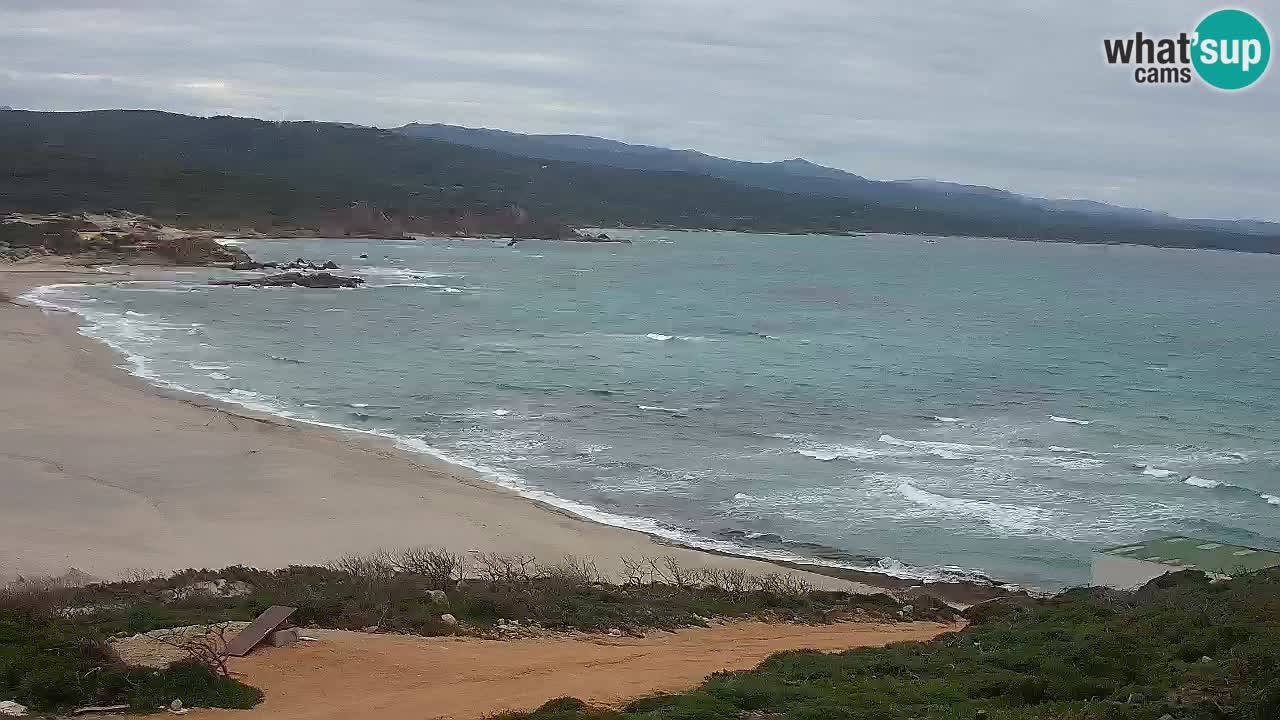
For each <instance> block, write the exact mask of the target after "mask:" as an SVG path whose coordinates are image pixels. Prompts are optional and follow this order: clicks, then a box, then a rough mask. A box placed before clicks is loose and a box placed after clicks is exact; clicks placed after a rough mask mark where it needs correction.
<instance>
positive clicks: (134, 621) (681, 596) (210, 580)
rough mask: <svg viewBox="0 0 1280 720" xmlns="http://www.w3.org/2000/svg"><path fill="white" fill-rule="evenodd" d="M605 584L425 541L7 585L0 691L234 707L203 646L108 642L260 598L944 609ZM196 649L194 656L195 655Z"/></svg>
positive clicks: (647, 572) (829, 611)
mask: <svg viewBox="0 0 1280 720" xmlns="http://www.w3.org/2000/svg"><path fill="white" fill-rule="evenodd" d="M622 566H623V568H624V575H625V577H624V578H622V581H621V582H620V583H615V582H607V581H606V579H605V578H604V577H603V575H602V574H601V573H600V572H599V571H598V570H597V568H596V566H595V565H594V564H593V563H592V562H591V561H589V560H584V559H581V558H575V557H566V558H564V559H562V560H560V561H559V562H556V563H553V564H544V563H540V562H538V561H537V560H536V559H534V558H532V557H529V556H511V555H496V554H468V555H457V554H454V553H450V552H448V551H444V550H438V549H433V548H416V549H410V550H403V551H397V552H380V553H375V554H371V555H358V556H350V557H346V558H343V559H341V560H338V561H336V562H334V563H331V564H330V565H328V566H324V567H315V566H307V567H304V566H294V567H289V568H285V569H283V570H278V571H273V572H266V571H260V570H253V569H250V568H243V567H232V568H225V569H223V570H220V571H211V570H187V571H184V572H179V573H176V574H173V575H169V576H166V577H155V576H153V575H152V574H150V573H145V572H138V573H134V575H135V577H133V578H131V579H129V580H126V581H121V582H114V583H91V584H87V585H79V586H74V587H71V586H65V585H62V584H59V583H56V582H50V581H41V582H35V581H30V582H22V583H17V584H14V585H12V586H10V588H8V589H7V590H5V591H2V592H0V699H15V700H17V701H18V702H19V703H22V704H24V705H27V706H29V707H31V708H33V709H36V710H40V711H56V710H67V709H73V708H76V707H81V706H85V705H104V704H114V703H122V704H128V705H129V706H130V708H132V709H135V710H140V711H147V710H154V709H156V708H157V707H159V706H161V705H164V704H166V703H168V702H170V701H171V700H172V699H174V698H178V699H181V700H183V702H185V703H186V704H188V705H205V706H213V707H231V708H243V707H251V706H253V705H254V704H256V703H257V702H259V701H260V699H261V695H260V693H258V691H257V690H255V689H254V688H251V687H247V686H245V685H243V684H242V683H240V682H238V681H236V680H235V679H233V678H231V677H229V676H228V675H227V674H226V672H225V666H224V665H222V664H220V659H219V658H218V657H217V653H216V652H215V653H212V654H211V653H209V652H207V650H208V647H207V646H199V647H196V646H192V647H190V648H189V649H190V650H191V652H190V653H189V654H190V657H189V659H188V660H186V661H184V662H181V663H178V664H176V665H174V666H172V667H171V668H170V669H168V670H165V671H155V670H146V669H140V668H131V667H128V666H127V665H126V664H125V662H124V661H123V660H122V659H121V658H120V657H119V656H118V653H116V652H115V651H114V650H113V647H112V641H120V640H123V639H124V638H126V637H128V636H132V635H135V634H138V633H148V632H151V631H156V630H161V629H166V628H177V627H187V626H210V625H214V624H218V623H224V622H228V621H248V620H251V619H253V618H254V617H255V616H256V615H257V614H259V613H260V612H262V611H263V610H265V609H266V608H268V607H270V606H272V605H288V606H291V607H295V608H297V611H296V612H295V613H294V614H293V616H292V617H291V621H292V622H293V623H295V624H297V625H300V626H311V627H323V628H336V629H347V630H361V631H365V632H396V633H409V634H417V635H476V636H483V637H493V638H510V637H526V636H530V635H548V634H555V633H567V632H594V633H606V634H612V635H625V634H629V635H643V634H644V633H646V632H649V631H652V630H658V629H660V630H674V629H677V628H681V627H689V626H703V625H707V624H709V623H712V622H715V621H717V620H723V619H748V618H750V619H761V620H769V621H776V622H805V623H828V622H833V621H837V620H859V619H865V620H893V621H896V620H900V619H903V618H907V617H911V618H926V619H937V620H951V619H953V618H955V617H956V615H955V613H954V612H953V611H952V610H951V608H949V607H947V606H946V605H944V604H942V603H941V602H938V601H929V600H928V599H925V598H922V599H920V600H913V605H909V606H904V605H903V603H902V602H900V601H898V600H896V599H894V598H892V597H890V596H888V595H852V594H849V593H843V592H828V591H819V590H814V589H812V588H810V587H809V586H808V585H807V584H805V583H804V582H803V581H802V580H800V579H799V578H798V577H796V576H794V575H790V574H781V573H778V574H770V575H765V576H756V575H751V574H749V573H746V572H742V571H736V570H717V569H696V570H695V569H688V568H684V567H682V566H681V565H680V564H679V563H678V562H676V561H675V560H673V559H670V558H645V559H639V558H635V559H624V561H623V562H622ZM201 651H204V652H201Z"/></svg>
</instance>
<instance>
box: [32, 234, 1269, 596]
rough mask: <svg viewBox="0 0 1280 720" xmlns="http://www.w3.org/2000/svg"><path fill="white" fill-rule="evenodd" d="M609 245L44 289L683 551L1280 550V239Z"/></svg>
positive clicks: (335, 242) (58, 304) (881, 563)
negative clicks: (255, 282) (336, 275)
mask: <svg viewBox="0 0 1280 720" xmlns="http://www.w3.org/2000/svg"><path fill="white" fill-rule="evenodd" d="M608 232H609V233H611V234H612V235H613V236H614V237H623V238H626V239H628V240H630V241H631V244H589V243H568V242H552V241H525V242H521V243H519V244H518V245H515V246H514V247H508V246H507V244H506V243H505V242H503V241H497V240H478V239H465V240H463V239H423V240H351V239H306V240H295V239H289V240H248V241H231V242H240V243H241V244H242V246H243V247H244V249H245V250H247V251H248V252H249V253H250V254H251V255H252V256H253V257H254V258H255V259H258V260H261V261H267V260H290V259H294V258H298V257H302V258H306V259H308V260H314V261H323V260H330V259H332V260H334V261H335V262H337V263H338V264H339V265H340V266H341V267H342V272H345V273H350V274H355V275H359V276H360V277H362V278H364V279H365V280H366V281H367V282H366V284H365V285H364V286H363V287H361V288H358V289H351V290H311V289H303V288H288V289H254V288H236V287H214V286H209V285H208V284H207V280H208V279H209V278H210V277H232V276H236V275H242V273H233V272H231V271H227V270H212V271H204V270H200V271H190V270H187V271H181V272H177V273H172V274H171V275H168V276H166V277H165V278H164V279H161V280H148V281H124V282H114V283H109V284H104V285H94V286H83V285H80V286H68V285H61V286H51V287H46V288H41V289H37V290H35V291H32V292H31V293H29V294H28V295H27V296H26V297H27V300H28V301H31V302H34V303H36V304H40V305H43V306H45V307H48V308H60V309H66V310H72V311H74V312H76V313H78V314H79V315H80V317H81V321H82V325H83V327H82V332H83V333H84V334H85V335H88V336H90V337H93V338H97V339H98V340H101V341H103V342H105V343H107V344H109V345H111V346H112V347H114V348H115V349H117V350H118V351H119V352H120V353H121V354H122V356H123V359H122V361H121V364H122V366H123V367H125V368H126V369H128V370H129V371H130V372H132V373H134V374H135V375H138V376H140V377H142V378H145V379H147V380H149V381H150V382H153V383H155V384H157V385H160V386H164V387H168V388H174V389H179V390H185V391H188V392H192V393H197V394H200V395H204V396H208V397H211V398H216V399H219V400H222V401H226V402H229V403H235V404H239V405H242V406H244V407H246V408H251V409H253V410H257V411H262V412H268V413H274V414H278V415H281V416H285V417H289V418H293V419H295V420H298V421H305V422H312V423H316V424H319V425H323V426H329V427H338V428H346V429H349V430H352V431H356V432H362V433H369V434H372V435H376V436H379V437H381V438H384V439H386V440H388V441H390V442H394V443H395V444H396V445H398V446H399V447H401V448H403V449H405V450H408V451H411V452H419V453H426V454H429V455H433V456H436V457H438V458H441V459H444V460H447V461H451V462H454V463H458V464H460V465H463V466H466V467H468V468H471V469H472V470H474V471H477V472H479V473H480V474H481V475H482V476H483V477H485V478H487V479H489V480H491V481H492V482H493V483H495V484H496V485H499V486H502V487H505V488H508V489H511V490H514V491H516V492H518V493H521V494H523V495H525V496H527V497H530V498H532V499H536V500H540V501H543V502H547V503H550V504H552V505H556V506H559V507H561V508H563V509H565V510H566V511H568V512H571V513H576V514H577V515H580V516H582V517H584V518H588V519H590V520H593V521H597V522H601V523H606V524H609V525H616V526H620V527H626V528H633V529H636V530H640V531H643V532H647V533H651V534H653V535H656V536H660V537H662V538H665V539H667V540H669V541H672V542H676V543H682V544H686V545H690V546H695V547H702V548H707V549H712V550H717V551H723V552H731V553H738V554H742V555H750V556H757V557H762V558H770V559H779V560H791V561H800V562H809V563H815V564H822V565H829V566H833V567H845V568H851V569H870V570H875V571H879V572H886V573H889V574H893V575H896V576H900V577H904V578H918V579H959V578H966V577H974V576H983V577H989V578H994V579H998V580H1001V581H1005V582H1009V583H1012V584H1015V585H1018V586H1021V587H1027V588H1034V589H1041V590H1054V589H1058V588H1062V587H1065V586H1071V585H1077V584H1081V583H1085V582H1087V580H1088V576H1089V559H1090V553H1091V552H1092V551H1094V550H1096V549H1098V548H1100V547H1104V546H1108V545H1113V544H1124V543H1129V542H1133V541H1137V540H1140V539H1143V538H1146V537H1151V536H1158V535H1163V534H1172V533H1178V534H1186V535H1191V536H1195V537H1204V538H1210V539H1214V540H1218V541H1225V542H1234V543H1241V544H1245V545H1251V546H1258V547H1268V548H1277V547H1280V293H1277V287H1280V256H1268V255H1251V254H1241V253H1233V252H1221V251H1205V250H1180V249H1158V248H1150V247H1133V246H1123V245H1077V244H1065V243H1043V242H1039V243H1033V242H1014V241H1009V240H1001V239H975V238H951V237H947V238H923V237H918V236H909V235H907V236H904V235H867V236H863V237H837V236H822V235H755V234H743V233H729V232H677V231H657V230H609V231H608ZM106 270H107V271H110V269H109V268H108V269H106Z"/></svg>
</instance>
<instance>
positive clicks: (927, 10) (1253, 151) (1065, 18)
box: [0, 0, 1280, 219]
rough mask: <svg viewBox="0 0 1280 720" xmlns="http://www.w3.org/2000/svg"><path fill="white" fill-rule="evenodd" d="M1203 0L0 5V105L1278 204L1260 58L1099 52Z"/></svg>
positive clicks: (86, 0)
mask: <svg viewBox="0 0 1280 720" xmlns="http://www.w3.org/2000/svg"><path fill="white" fill-rule="evenodd" d="M1216 7H1217V6H1216V5H1209V4H1206V3H1203V2H1189V1H1187V0H1172V1H1168V2H1145V1H1144V2H1128V3H1117V4H1115V5H1114V6H1112V7H1104V6H1103V5H1102V4H1101V3H1098V4H1090V5H1086V6H1083V8H1087V9H1083V8H1082V6H1080V5H1079V4H1073V3H1063V2H1057V1H1053V2H1051V1H1048V0H1023V1H1021V2H1015V1H1013V0H987V1H984V2H971V3H955V2H942V1H941V0H925V1H918V2H911V3H905V2H858V3H854V2H848V1H847V0H808V1H807V2H803V3H783V2H755V1H752V0H738V1H737V2H727V1H724V0H647V1H646V2H632V1H627V2H622V1H618V0H539V1H538V2H529V1H528V0H524V1H523V2H518V1H516V0H465V1H462V0H427V1H422V0H370V1H369V2H365V3H350V2H333V1H332V0H310V1H308V2H299V1H298V0H275V1H273V2H269V3H263V2H246V1H243V0H225V1H223V2H218V3H200V4H188V3H173V2H171V1H170V2H159V1H156V0H135V1H132V2H130V1H129V0H119V1H118V2H117V3H115V4H114V5H111V4H108V3H105V2H98V1H94V0H80V1H70V2H68V1H62V2H59V1H56V0H53V1H44V2H35V1H33V0H0V47H3V48H4V51H3V53H0V105H5V104H7V105H12V106H14V107H19V108H30V109H54V110H72V109H89V108H115V107H130V108H158V109H165V110H173V111H176V112H185V113H193V114H201V115H209V114H220V113H226V114H235V115H247V116H254V117H263V118H269V119H281V120H295V119H315V120H335V121H344V122H356V123H362V124H370V125H378V126H384V127H387V126H395V125H400V124H403V123H407V122H444V123H452V124H459V125H468V126H484V127H498V128H503V129H509V130H516V131H522V132H571V133H582V134H590V135H602V136H605V137H611V138H617V139H620V140H625V141H628V142H640V143H648V144H655V145H664V146H672V147H691V148H696V149H699V150H702V151H704V152H709V153H712V154H716V155H723V156H727V157H733V158H740V159H748V160H776V159H782V158H789V157H797V156H800V157H805V158H808V159H810V160H813V161H815V162H820V163H823V164H826V165H833V166H836V167H841V168H845V169H847V170H850V171H852V172H856V173H859V174H862V175H866V176H868V177H875V178H907V177H933V178H938V179H945V180H953V181H959V182H970V183H975V184H983V185H992V186H996V187H1005V188H1009V189H1013V190H1017V191H1021V192H1029V193H1033V194H1039V195H1048V196H1055V197H1083V198H1091V199H1097V200H1104V201H1108V202H1115V203H1120V204H1128V205H1138V206H1143V207H1150V208H1155V209H1161V210H1167V211H1171V212H1174V213H1176V214H1180V215H1188V216H1220V217H1260V218H1267V219H1280V162H1277V161H1280V133H1277V132H1276V131H1275V125H1276V120H1277V118H1280V78H1278V77H1274V75H1275V72H1276V71H1275V70H1272V71H1269V73H1268V75H1269V77H1264V78H1263V80H1262V81H1261V82H1260V83H1258V84H1257V85H1256V86H1255V87H1253V88H1251V89H1249V90H1247V91H1244V92H1240V93H1232V94H1228V93H1222V92H1217V91H1213V90H1210V89H1208V88H1206V87H1203V86H1201V85H1199V84H1194V85H1191V86H1140V85H1137V84H1135V83H1134V82H1133V77H1132V74H1131V71H1129V70H1126V69H1124V68H1119V67H1109V66H1107V65H1106V64H1105V62H1104V61H1103V59H1102V50H1101V45H1102V38H1104V37H1122V36H1125V35H1132V33H1133V32H1134V31H1135V30H1143V31H1144V32H1146V33H1148V34H1156V33H1163V34H1176V33H1177V32H1179V31H1181V30H1188V31H1189V30H1191V29H1192V28H1193V26H1194V25H1195V23H1196V21H1198V19H1199V18H1200V17H1201V16H1203V15H1204V14H1206V13H1207V12H1209V11H1210V10H1212V9H1215V8H1216ZM1243 7H1245V8H1247V9H1250V10H1252V11H1254V12H1255V14H1257V15H1258V16H1259V17H1261V18H1262V19H1263V21H1264V22H1267V23H1268V25H1269V27H1270V28H1272V35H1273V39H1274V36H1275V35H1276V34H1277V30H1276V28H1277V27H1280V26H1277V25H1274V24H1271V23H1270V21H1271V20H1275V21H1276V22H1280V17H1277V18H1271V17H1268V13H1267V8H1265V7H1264V6H1262V4H1261V3H1257V2H1252V3H1245V4H1244V5H1243Z"/></svg>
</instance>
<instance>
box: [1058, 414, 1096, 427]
mask: <svg viewBox="0 0 1280 720" xmlns="http://www.w3.org/2000/svg"><path fill="white" fill-rule="evenodd" d="M1049 419H1050V420H1052V421H1054V422H1060V423H1070V424H1072V425H1088V424H1090V423H1091V422H1093V421H1092V420H1077V419H1075V418H1069V417H1062V416H1061V415H1050V416H1049Z"/></svg>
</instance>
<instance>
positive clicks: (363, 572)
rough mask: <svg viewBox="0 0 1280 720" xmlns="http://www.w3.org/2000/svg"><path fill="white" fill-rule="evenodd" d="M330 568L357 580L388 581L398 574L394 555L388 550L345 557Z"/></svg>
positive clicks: (335, 561) (333, 563)
mask: <svg viewBox="0 0 1280 720" xmlns="http://www.w3.org/2000/svg"><path fill="white" fill-rule="evenodd" d="M328 568H329V569H330V570H332V571H334V572H340V573H346V574H347V575H350V576H351V577H352V578H355V579H357V580H365V581H375V580H386V579H388V578H391V577H394V576H395V574H396V564H395V562H394V557H393V555H392V554H391V553H390V552H388V551H386V550H378V551H377V552H373V553H368V554H364V555H361V554H351V555H344V556H342V557H340V558H338V559H337V560H334V561H333V562H331V563H329V565H328Z"/></svg>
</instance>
